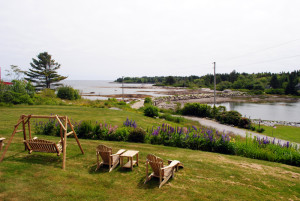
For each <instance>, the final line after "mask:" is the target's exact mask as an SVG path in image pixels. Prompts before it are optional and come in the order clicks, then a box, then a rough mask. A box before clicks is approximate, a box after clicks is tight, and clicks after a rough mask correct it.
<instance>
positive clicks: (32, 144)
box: [24, 139, 61, 153]
mask: <svg viewBox="0 0 300 201" xmlns="http://www.w3.org/2000/svg"><path fill="white" fill-rule="evenodd" d="M24 142H25V143H26V144H27V146H28V147H29V148H30V149H31V150H32V151H38V152H46V153H59V152H60V151H61V150H60V149H59V148H58V146H57V145H56V144H55V143H54V142H50V141H47V140H39V139H32V140H25V141H24Z"/></svg>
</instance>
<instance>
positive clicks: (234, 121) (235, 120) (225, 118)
mask: <svg viewBox="0 0 300 201" xmlns="http://www.w3.org/2000/svg"><path fill="white" fill-rule="evenodd" d="M241 118H242V115H241V114H240V113H239V112H237V111H228V112H226V111H225V112H222V113H221V114H219V115H218V116H217V118H216V119H217V120H218V121H219V122H221V123H222V124H230V125H235V126H238V125H239V123H240V119H241Z"/></svg>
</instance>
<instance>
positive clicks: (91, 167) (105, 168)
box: [89, 164, 109, 174]
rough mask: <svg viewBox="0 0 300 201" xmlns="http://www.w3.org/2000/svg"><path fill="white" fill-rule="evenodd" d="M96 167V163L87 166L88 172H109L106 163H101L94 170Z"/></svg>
mask: <svg viewBox="0 0 300 201" xmlns="http://www.w3.org/2000/svg"><path fill="white" fill-rule="evenodd" d="M96 168H97V164H94V165H92V166H90V167H89V174H103V173H109V169H108V165H102V166H101V167H100V168H99V169H98V170H97V171H95V170H96Z"/></svg>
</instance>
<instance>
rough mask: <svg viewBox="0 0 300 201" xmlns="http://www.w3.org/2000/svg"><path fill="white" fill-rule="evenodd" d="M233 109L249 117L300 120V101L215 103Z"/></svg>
mask: <svg viewBox="0 0 300 201" xmlns="http://www.w3.org/2000/svg"><path fill="white" fill-rule="evenodd" d="M219 105H222V106H225V107H226V109H227V110H235V111H238V112H239V113H241V114H242V115H243V116H246V117H248V118H251V119H262V120H272V121H290V122H300V102H299V101H298V102H294V103H285V102H278V103H236V102H227V103H221V104H216V106H219Z"/></svg>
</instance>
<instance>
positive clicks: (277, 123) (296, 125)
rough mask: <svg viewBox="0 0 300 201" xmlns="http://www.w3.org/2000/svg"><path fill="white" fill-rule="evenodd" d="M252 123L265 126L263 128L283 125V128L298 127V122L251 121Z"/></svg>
mask: <svg viewBox="0 0 300 201" xmlns="http://www.w3.org/2000/svg"><path fill="white" fill-rule="evenodd" d="M251 122H252V123H255V124H259V123H260V125H265V126H273V127H274V126H275V125H283V126H295V127H300V122H289V121H270V120H258V119H252V120H251Z"/></svg>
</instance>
